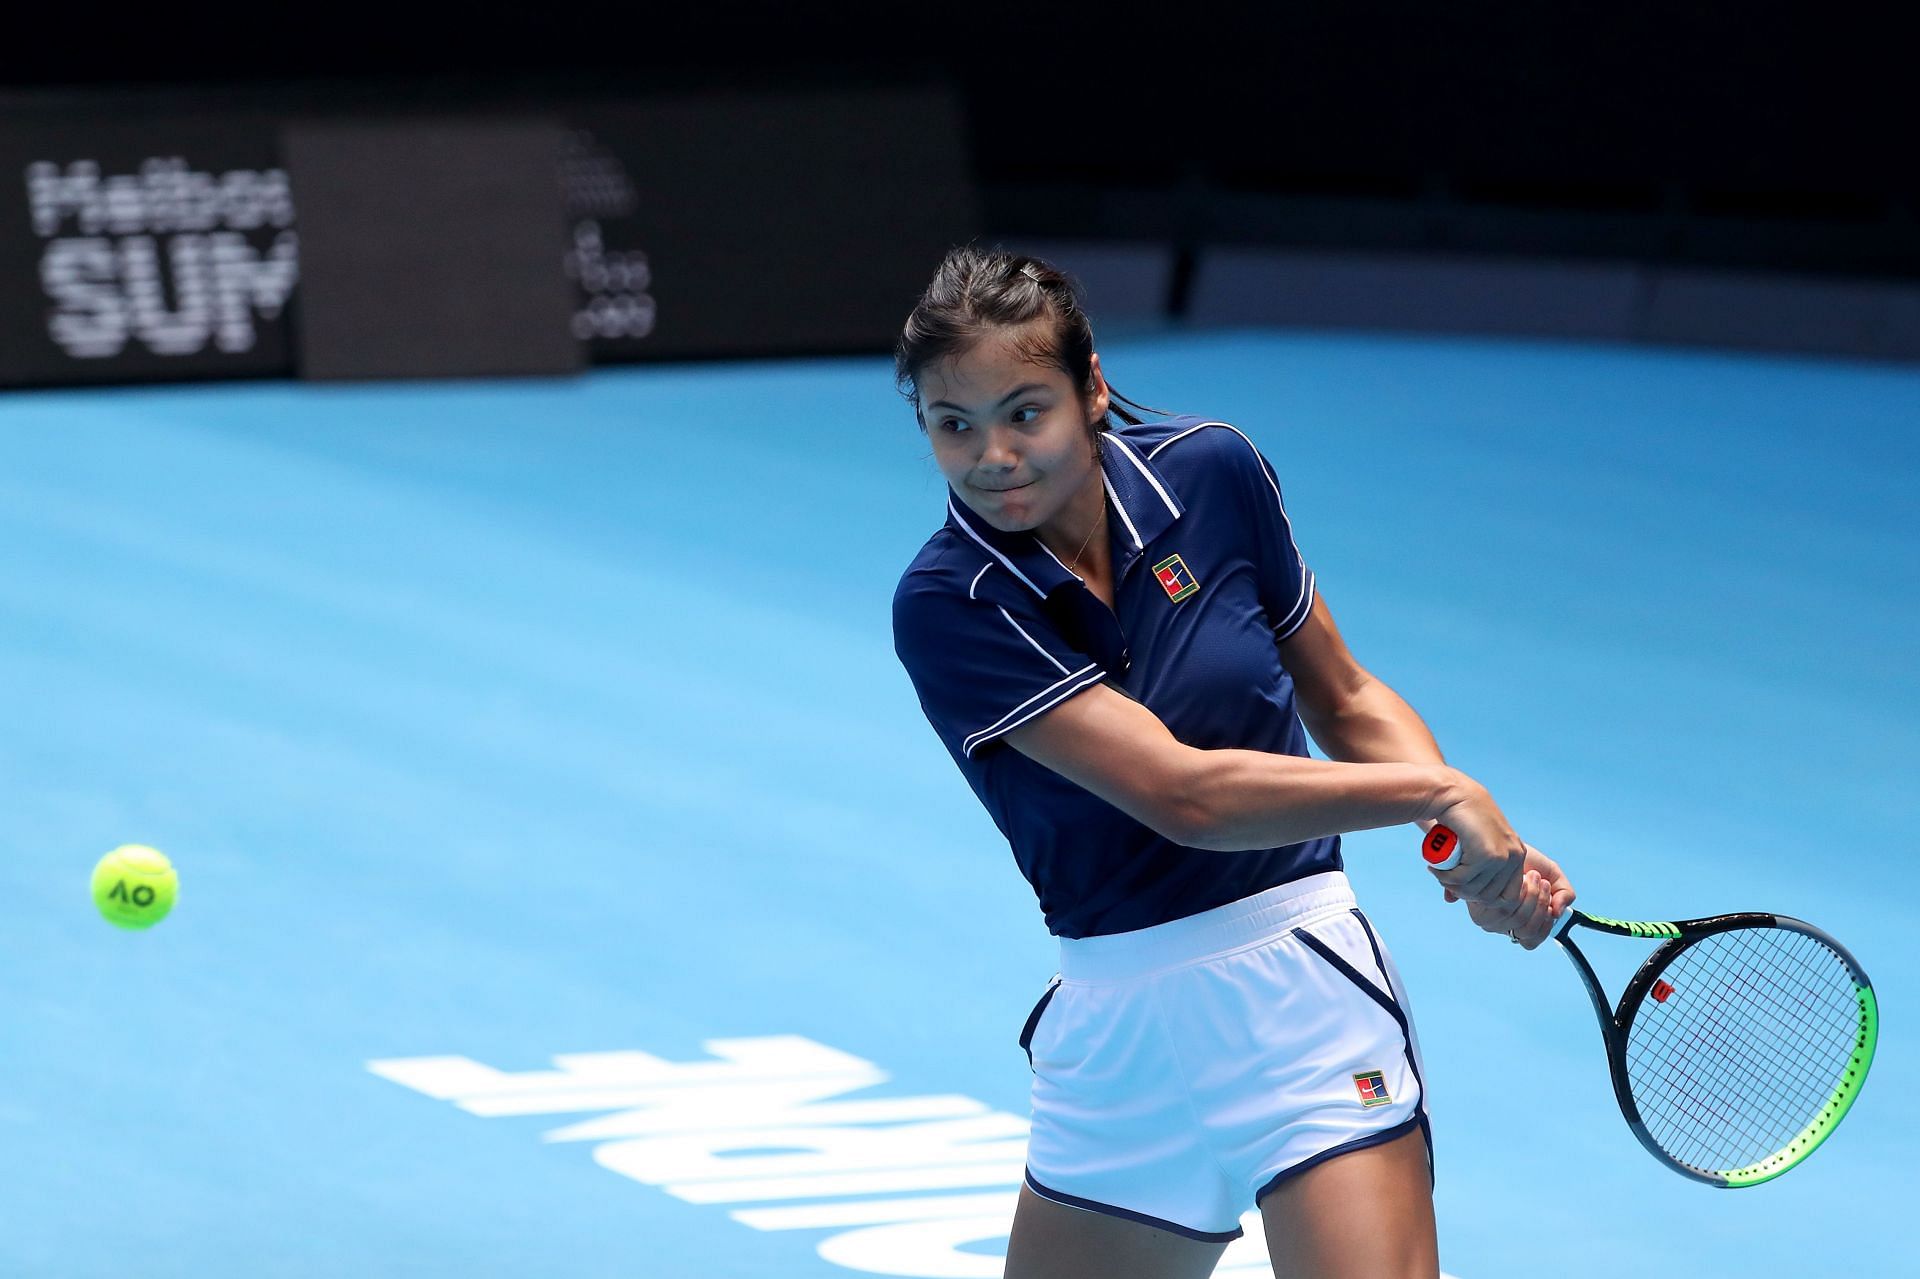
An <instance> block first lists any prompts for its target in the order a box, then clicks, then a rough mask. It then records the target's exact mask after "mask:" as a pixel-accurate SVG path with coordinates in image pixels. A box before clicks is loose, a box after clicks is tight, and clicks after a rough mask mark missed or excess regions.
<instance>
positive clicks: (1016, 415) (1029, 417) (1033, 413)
mask: <svg viewBox="0 0 1920 1279" xmlns="http://www.w3.org/2000/svg"><path fill="white" fill-rule="evenodd" d="M1039 416H1040V410H1039V409H1038V408H1037V407H1036V406H1034V405H1032V404H1028V405H1024V406H1022V407H1020V408H1017V409H1015V410H1014V411H1013V420H1014V421H1015V422H1031V421H1033V419H1035V418H1037V417H1039Z"/></svg>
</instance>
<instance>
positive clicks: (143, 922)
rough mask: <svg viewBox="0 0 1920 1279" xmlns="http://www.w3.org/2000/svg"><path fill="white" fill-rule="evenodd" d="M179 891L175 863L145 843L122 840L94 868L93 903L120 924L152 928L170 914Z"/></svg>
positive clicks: (125, 926)
mask: <svg viewBox="0 0 1920 1279" xmlns="http://www.w3.org/2000/svg"><path fill="white" fill-rule="evenodd" d="M179 891H180V876H179V875H178V874H176V873H175V871H174V869H173V863H172V862H170V861H168V860H167V856H166V854H165V853H162V852H161V851H160V850H159V849H157V848H148V847H147V846H146V845H145V844H122V845H120V847H118V848H116V849H114V850H113V851H112V852H110V853H108V854H107V855H106V856H105V857H102V858H101V859H100V863H99V865H97V866H95V867H94V868H93V904H94V905H96V906H98V907H99V908H100V913H101V914H102V915H104V916H105V917H106V920H107V922H108V923H109V924H113V925H115V926H116V927H119V928H151V927H152V926H153V925H155V924H157V923H159V922H160V921H161V920H163V919H165V918H166V917H167V912H168V911H170V910H172V909H173V899H174V897H175V896H176V895H177V894H178V893H179Z"/></svg>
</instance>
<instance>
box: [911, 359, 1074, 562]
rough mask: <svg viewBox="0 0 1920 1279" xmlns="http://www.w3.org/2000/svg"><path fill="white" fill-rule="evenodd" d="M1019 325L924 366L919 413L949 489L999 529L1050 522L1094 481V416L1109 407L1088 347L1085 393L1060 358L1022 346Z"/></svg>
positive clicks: (1037, 525) (1037, 526)
mask: <svg viewBox="0 0 1920 1279" xmlns="http://www.w3.org/2000/svg"><path fill="white" fill-rule="evenodd" d="M1018 336H1019V331H1018V330H1009V331H1007V332H1005V333H999V334H994V335H992V336H989V337H986V338H983V339H981V340H980V341H979V342H976V343H974V345H973V346H972V347H971V348H969V349H968V350H966V351H963V352H961V353H960V354H959V355H958V356H955V357H954V358H952V359H949V360H944V361H941V362H940V363H938V364H935V365H932V366H930V367H928V368H926V369H924V370H922V371H921V374H920V377H919V382H918V385H919V390H920V416H921V421H922V422H923V423H924V424H925V426H926V430H927V438H928V439H930V440H932V441H933V456H934V460H935V461H936V462H937V463H938V464H939V467H940V473H941V474H942V475H944V476H946V479H947V483H948V484H950V485H952V487H953V491H954V492H955V493H956V494H958V495H959V497H960V500H961V501H963V502H965V503H966V504H967V506H968V507H969V508H971V509H972V510H973V511H974V512H975V513H976V514H978V515H979V516H980V517H981V518H982V519H984V520H986V521H987V523H989V524H991V525H993V526H994V527H995V528H997V529H1000V530H1002V531H1004V532H1010V533H1011V532H1020V531H1023V530H1028V529H1035V528H1039V527H1041V526H1042V525H1045V524H1047V523H1048V522H1049V521H1051V520H1052V519H1053V518H1054V517H1055V516H1056V515H1058V514H1059V513H1060V512H1061V510H1062V509H1064V508H1065V507H1066V505H1067V503H1068V501H1069V499H1071V498H1072V497H1073V496H1074V495H1075V494H1076V493H1079V492H1080V491H1081V490H1082V489H1084V488H1085V487H1086V485H1087V484H1088V483H1089V482H1090V481H1091V482H1093V483H1095V484H1097V483H1098V480H1097V479H1095V476H1096V473H1097V472H1098V470H1099V462H1098V461H1097V460H1096V456H1095V453H1094V447H1093V435H1092V430H1093V424H1094V423H1096V422H1099V421H1100V420H1101V419H1102V418H1104V417H1105V416H1106V413H1107V398H1108V397H1107V384H1106V379H1105V378H1103V377H1102V376H1101V374H1100V357H1099V356H1097V355H1096V356H1094V357H1093V383H1094V386H1093V393H1092V394H1091V395H1089V396H1087V397H1085V398H1083V397H1082V396H1081V395H1080V394H1078V393H1077V388H1075V386H1074V385H1073V382H1072V380H1071V379H1070V378H1069V377H1068V376H1067V374H1066V373H1065V372H1064V371H1063V370H1062V369H1060V368H1059V367H1058V366H1057V365H1052V364H1034V363H1032V362H1030V361H1029V360H1028V359H1027V358H1026V357H1025V356H1023V355H1022V354H1021V353H1020V348H1019V344H1018V343H1017V341H1016V338H1017V337H1018Z"/></svg>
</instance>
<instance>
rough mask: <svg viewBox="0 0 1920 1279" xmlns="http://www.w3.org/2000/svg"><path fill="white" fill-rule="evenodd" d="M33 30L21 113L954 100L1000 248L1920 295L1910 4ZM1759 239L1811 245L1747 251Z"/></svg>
mask: <svg viewBox="0 0 1920 1279" xmlns="http://www.w3.org/2000/svg"><path fill="white" fill-rule="evenodd" d="M36 21H37V22H38V23H42V24H44V25H45V31H46V34H44V35H37V36H36V37H35V38H33V39H32V40H31V41H21V42H17V43H16V42H14V41H9V42H8V43H9V45H11V46H12V47H11V48H10V49H9V50H8V51H7V52H6V53H5V54H0V58H4V59H5V65H4V67H3V68H0V80H4V82H5V83H6V84H8V85H11V86H16V87H26V86H42V87H44V86H54V85H88V86H103V85H129V84H170V85H190V84H201V85H209V84H230V85H239V84H250V85H262V84H272V85H277V86H285V85H287V84H289V83H290V82H295V81H311V80H326V79H342V78H344V79H348V80H352V81H356V82H359V83H360V84H362V85H363V86H364V85H372V84H374V83H377V82H382V81H385V82H386V83H388V84H389V85H395V86H402V87H405V86H408V85H409V84H410V85H411V86H412V87H411V89H410V91H412V92H422V91H425V90H422V88H421V86H420V82H421V81H422V80H423V79H425V78H432V79H436V80H437V81H438V82H439V83H438V91H439V92H441V93H445V94H457V93H458V92H459V91H460V90H461V88H463V87H468V88H471V87H475V86H487V87H497V86H499V85H501V84H504V83H509V82H513V83H519V84H521V85H523V86H526V87H529V88H535V89H537V88H538V86H539V83H540V82H547V83H552V82H559V83H562V84H564V85H566V86H567V87H568V88H570V89H575V90H578V89H582V88H586V87H589V86H590V85H598V86H601V87H613V88H616V89H620V90H624V91H630V92H636V93H644V92H646V91H647V90H648V89H649V88H651V87H656V86H663V85H669V84H679V85H687V84H697V85H701V86H715V85H727V84H737V85H742V86H745V85H751V84H753V83H758V82H763V81H765V80H766V79H768V78H791V77H794V76H796V75H798V76H805V77H809V78H815V79H819V80H823V81H832V82H835V83H879V82H885V81H887V80H888V79H890V78H897V77H900V76H902V75H906V76H916V75H920V74H924V73H928V72H938V73H941V74H944V75H945V76H947V77H950V78H951V80H952V82H953V83H954V85H955V87H956V88H957V90H958V92H959V94H960V95H961V98H962V101H963V102H964V104H965V108H966V113H967V118H968V123H969V130H970V154H971V157H972V160H973V163H974V166H975V170H976V174H977V176H978V177H979V179H980V180H981V182H982V184H983V187H984V190H985V194H986V196H987V198H988V203H987V206H986V210H987V217H988V221H989V223H990V226H989V228H988V229H989V230H994V231H1000V230H1005V231H1009V232H1014V233H1026V232H1043V233H1051V232H1060V231H1078V230H1082V229H1084V228H1085V224H1086V223H1087V221H1088V220H1089V210H1088V209H1087V208H1086V207H1085V206H1086V204H1087V203H1088V201H1087V199H1086V191H1085V187H1086V186H1087V185H1089V184H1090V185H1092V186H1094V187H1097V188H1109V187H1111V188H1120V189H1125V190H1129V191H1133V192H1137V193H1141V194H1142V195H1144V196H1147V197H1149V198H1146V199H1141V200H1135V201H1131V202H1123V203H1121V205H1120V206H1119V207H1107V208H1104V209H1101V210H1098V211H1097V213H1096V216H1095V220H1096V221H1097V222H1098V223H1099V226H1098V227H1096V229H1097V230H1100V231H1102V232H1104V233H1108V234H1114V235H1130V234H1143V233H1150V232H1163V231H1173V232H1176V233H1181V234H1186V235H1190V236H1196V237H1197V236H1210V235H1211V236H1224V237H1226V238H1229V239H1238V240H1264V239H1269V238H1272V236H1273V235H1274V234H1275V233H1276V230H1278V231H1280V232H1284V231H1285V230H1286V228H1285V227H1281V228H1275V227H1273V226H1271V225H1269V224H1268V223H1267V222H1263V220H1262V218H1261V216H1260V209H1259V207H1258V205H1257V202H1256V207H1254V208H1252V209H1249V208H1248V207H1247V205H1246V202H1245V201H1236V200H1235V199H1234V197H1240V196H1248V195H1252V196H1262V195H1264V196H1280V197H1287V196H1291V197H1300V196H1319V197H1332V198H1357V199H1363V200H1372V201H1383V202H1396V203H1402V204H1406V205H1411V206H1419V207H1420V208H1422V209H1424V210H1426V211H1427V216H1426V217H1424V218H1419V219H1415V220H1413V221H1412V222H1409V223H1406V224H1395V225H1390V226H1384V227H1380V228H1376V229H1373V230H1372V231H1371V232H1369V233H1368V234H1366V235H1363V236H1360V238H1362V239H1366V240H1370V241H1373V242H1378V243H1388V244H1408V245H1433V244H1440V245H1447V244H1459V245H1462V246H1466V247H1480V246H1481V244H1482V241H1484V239H1485V238H1486V233H1485V232H1484V231H1482V232H1476V230H1475V228H1474V226H1473V225H1472V222H1473V220H1472V218H1470V217H1456V218H1452V219H1449V218H1448V217H1447V216H1446V214H1447V213H1448V212H1449V211H1453V210H1456V209H1457V210H1461V211H1465V212H1469V213H1470V212H1472V211H1474V210H1491V211H1494V212H1498V211H1500V210H1517V211H1519V212H1520V213H1522V214H1525V213H1529V212H1533V213H1538V212H1541V211H1546V212H1548V213H1561V212H1574V213H1585V214H1589V215H1591V216H1592V217H1594V218H1596V219H1598V220H1599V222H1600V223H1601V225H1597V226H1594V227H1591V228H1588V229H1586V230H1585V231H1581V230H1578V229H1565V230H1562V231H1560V232H1558V233H1557V234H1556V233H1555V232H1554V231H1553V229H1552V228H1551V227H1547V228H1537V229H1535V230H1534V231H1533V232H1532V240H1531V244H1532V246H1533V247H1564V248H1572V249H1578V250H1581V251H1585V252H1593V253H1609V252H1611V253H1622V252H1626V253H1665V254H1671V255H1677V256H1679V257H1683V258H1686V259H1690V260H1697V261H1717V262H1730V263H1733V262H1738V263H1748V262H1752V263H1765V264H1767V265H1773V266H1796V265H1798V266H1805V267H1810V268H1817V269H1823V270H1837V271H1850V272H1892V273H1898V274H1902V275H1912V274H1915V273H1920V254H1917V253H1916V250H1915V243H1914V241H1915V237H1914V225H1915V215H1916V208H1915V205H1916V199H1917V198H1920V166H1916V165H1915V164H1914V163H1913V162H1912V150H1913V148H1912V138H1911V130H1912V128H1913V126H1914V124H1915V123H1916V117H1917V115H1920V113H1916V110H1915V107H1914V103H1915V101H1916V94H1915V92H1914V84H1913V80H1914V77H1913V71H1912V64H1913V52H1914V48H1915V45H1914V40H1913V37H1914V36H1915V35H1916V24H1915V22H1914V20H1913V19H1912V18H1911V17H1910V16H1907V15H1905V14H1900V15H1897V16H1896V15H1895V14H1894V12H1893V10H1892V9H1891V8H1890V7H1889V8H1886V9H1875V8H1867V9H1861V8H1857V7H1853V6H1846V5H1815V4H1809V3H1793V4H1781V3H1767V2H1766V0H1753V2H1752V3H1746V4H1737V5H1736V4H1726V3H1708V4H1691V5H1660V6H1653V5H1620V4H1595V3H1591V2H1589V0H1554V3H1551V4H1544V5H1519V4H1511V3H1487V2H1485V0H1467V2H1465V3H1449V4H1409V3H1382V2H1380V0H1357V2H1355V0H1346V2H1342V3H1337V4H1335V3H1321V4H1297V3H1296V4H1285V3H1272V4H1248V5H1242V6H1228V5H1208V4H1200V5H1193V4H1165V5H1160V6H1156V7H1152V8H1146V7H1139V8H1135V7H1118V8H1092V7H1090V8H1087V9H1081V8H1079V7H1077V6H1075V7H1065V6H1059V7H1049V6H1041V5H1023V4H1014V3H1004V2H1002V0H982V2H976V3H970V4H957V3H946V4H927V5H913V4H899V3H887V4H881V3H874V2H872V0H853V2H852V3H839V4H833V5H822V6H811V5H790V6H778V7H775V6H771V5H762V4H742V3H738V2H737V0H734V2H727V0H719V2H703V3H700V4H697V5H688V6H671V5H661V4H640V3H621V4H614V3H605V2H603V0H562V2H559V3H552V4H542V5H537V6H536V5H525V4H522V5H505V4H475V5H470V6H465V7H462V8H459V9H451V8H446V7H433V8H429V7H427V6H423V5H418V4H399V5H373V4H367V3H362V2H352V3H347V4H343V5H326V6H293V7H288V8H270V7H266V6H259V5H241V4H234V3H228V2H226V0H210V3H206V4H201V5H196V6H193V7H191V8H181V7H173V6H169V7H165V8H162V7H159V6H154V7H145V8H134V7H131V6H127V7H117V8H114V9H112V10H110V11H108V12H105V13H103V12H102V11H101V10H100V9H98V8H90V7H85V6H73V7H70V8H66V9H60V10H51V9H50V10H43V11H41V12H40V13H39V14H37V15H36ZM1076 194H1077V195H1078V196H1079V197H1080V198H1079V199H1078V200H1076V198H1075V196H1076ZM1209 197H1215V198H1213V199H1209ZM1688 219H1701V220H1703V222H1704V223H1705V225H1702V226H1700V227H1692V226H1688V225H1684V224H1685V223H1687V221H1688ZM1535 220H1536V221H1538V219H1535ZM1769 222H1788V223H1807V224H1810V230H1809V232H1808V234H1806V235H1805V236H1801V237H1786V238H1784V239H1780V240H1768V239H1767V238H1766V237H1764V236H1756V235H1755V233H1754V231H1753V224H1756V223H1758V224H1764V223H1769ZM1716 231H1717V232H1720V234H1716ZM1319 235H1320V237H1322V238H1324V236H1325V235H1326V232H1324V231H1322V232H1320V233H1319ZM1283 238H1293V239H1313V238H1315V236H1314V233H1313V232H1312V230H1311V228H1301V227H1296V228H1294V230H1293V233H1292V235H1291V236H1290V237H1284V236H1283ZM1516 247H1522V248H1525V247H1529V246H1528V245H1527V244H1522V245H1519V246H1516Z"/></svg>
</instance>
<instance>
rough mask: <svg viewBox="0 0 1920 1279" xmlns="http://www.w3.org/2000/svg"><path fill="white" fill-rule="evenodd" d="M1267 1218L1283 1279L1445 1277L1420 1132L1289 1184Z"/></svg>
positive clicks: (1266, 1209)
mask: <svg viewBox="0 0 1920 1279" xmlns="http://www.w3.org/2000/svg"><path fill="white" fill-rule="evenodd" d="M1260 1216H1261V1219H1262V1221H1264V1222H1265V1224H1266V1232H1267V1251H1268V1252H1269V1253H1270V1254H1271V1255H1272V1257H1273V1273H1274V1275H1275V1279H1435V1277H1436V1276H1437V1275H1439V1273H1440V1246H1439V1243H1438V1240H1437V1239H1436V1237H1435V1233H1434V1224H1433V1182H1432V1174H1431V1172H1430V1171H1429V1168H1428V1164H1427V1145H1426V1139H1425V1137H1423V1136H1422V1135H1421V1133H1420V1132H1419V1131H1418V1130H1415V1131H1413V1132H1410V1133H1407V1134H1406V1135H1405V1136H1403V1137H1398V1138H1396V1139H1394V1140H1393V1141H1389V1142H1384V1143H1382V1144H1381V1145H1378V1146H1368V1147H1366V1148H1365V1149H1362V1150H1355V1151H1352V1152H1350V1153H1348V1154H1344V1155H1340V1156H1337V1157H1336V1158H1333V1159H1329V1160H1327V1161H1326V1162H1325V1163H1323V1164H1320V1165H1318V1166H1317V1167H1314V1168H1310V1169H1308V1170H1307V1171H1306V1172H1303V1173H1301V1174H1300V1175H1299V1176H1298V1177H1292V1178H1289V1179H1288V1180H1286V1181H1283V1182H1281V1183H1280V1184H1279V1185H1278V1186H1276V1187H1275V1188H1274V1189H1273V1190H1272V1191H1271V1192H1270V1193H1269V1194H1267V1195H1266V1197H1265V1198H1263V1199H1261V1201H1260ZM1007 1273H1008V1274H1009V1275H1011V1274H1012V1273H1013V1272H1012V1271H1011V1270H1009V1271H1008V1272H1007Z"/></svg>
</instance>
